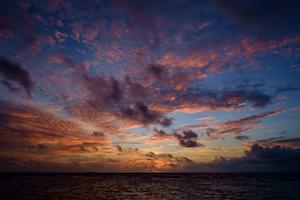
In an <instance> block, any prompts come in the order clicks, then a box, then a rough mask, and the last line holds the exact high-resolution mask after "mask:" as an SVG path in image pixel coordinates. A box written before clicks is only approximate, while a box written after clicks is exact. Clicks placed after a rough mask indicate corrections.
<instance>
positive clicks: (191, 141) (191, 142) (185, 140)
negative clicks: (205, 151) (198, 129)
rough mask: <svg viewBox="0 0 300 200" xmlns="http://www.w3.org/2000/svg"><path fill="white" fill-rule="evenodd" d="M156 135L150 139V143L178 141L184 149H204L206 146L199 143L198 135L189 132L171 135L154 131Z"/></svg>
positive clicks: (161, 131)
mask: <svg viewBox="0 0 300 200" xmlns="http://www.w3.org/2000/svg"><path fill="white" fill-rule="evenodd" d="M154 131H155V132H156V134H154V135H153V136H152V137H150V139H149V142H157V141H162V140H175V139H176V140H178V142H179V145H181V146H182V147H187V148H192V147H203V146H204V145H203V144H201V143H199V142H198V140H197V139H198V135H197V133H195V132H193V131H191V130H187V131H183V132H182V133H177V132H174V133H171V134H168V133H166V132H165V131H164V130H159V129H157V128H155V129H154Z"/></svg>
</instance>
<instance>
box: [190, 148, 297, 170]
mask: <svg viewBox="0 0 300 200" xmlns="http://www.w3.org/2000/svg"><path fill="white" fill-rule="evenodd" d="M299 158H300V149H291V148H285V147H280V146H275V147H262V146H260V145H258V144H253V145H252V146H251V149H250V150H249V151H245V155H244V156H242V157H240V158H230V159H226V158H224V157H218V158H216V160H214V161H212V162H210V163H207V164H205V163H198V164H193V165H190V166H189V167H190V170H191V171H200V172H201V171H212V172H274V171H281V172H292V171H299V169H300V159H299Z"/></svg>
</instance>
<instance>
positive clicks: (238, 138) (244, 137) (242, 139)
mask: <svg viewBox="0 0 300 200" xmlns="http://www.w3.org/2000/svg"><path fill="white" fill-rule="evenodd" d="M235 139H237V140H241V141H244V140H249V139H250V138H249V137H248V136H246V135H237V136H235Z"/></svg>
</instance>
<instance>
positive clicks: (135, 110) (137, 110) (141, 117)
mask: <svg viewBox="0 0 300 200" xmlns="http://www.w3.org/2000/svg"><path fill="white" fill-rule="evenodd" d="M122 116H124V117H126V118H129V119H133V120H137V121H139V122H141V123H142V124H144V125H148V124H153V123H158V124H160V125H162V126H170V125H171V123H172V120H171V119H169V118H166V117H164V116H162V114H160V113H157V112H154V111H151V110H149V108H148V107H147V106H146V105H145V104H143V103H137V104H136V105H135V106H134V107H128V108H126V109H123V110H122Z"/></svg>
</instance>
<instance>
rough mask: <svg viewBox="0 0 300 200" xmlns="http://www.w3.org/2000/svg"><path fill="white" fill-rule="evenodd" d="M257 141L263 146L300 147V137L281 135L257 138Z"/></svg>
mask: <svg viewBox="0 0 300 200" xmlns="http://www.w3.org/2000/svg"><path fill="white" fill-rule="evenodd" d="M256 143H258V144H259V145H261V146H284V147H290V148H300V138H299V137H295V138H286V137H284V136H279V137H272V138H268V139H263V140H257V141H256Z"/></svg>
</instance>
